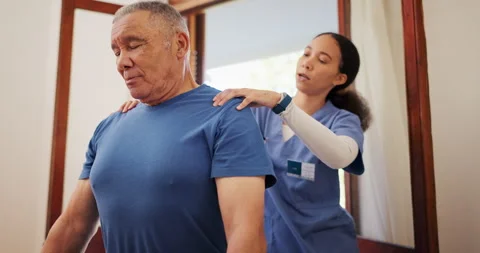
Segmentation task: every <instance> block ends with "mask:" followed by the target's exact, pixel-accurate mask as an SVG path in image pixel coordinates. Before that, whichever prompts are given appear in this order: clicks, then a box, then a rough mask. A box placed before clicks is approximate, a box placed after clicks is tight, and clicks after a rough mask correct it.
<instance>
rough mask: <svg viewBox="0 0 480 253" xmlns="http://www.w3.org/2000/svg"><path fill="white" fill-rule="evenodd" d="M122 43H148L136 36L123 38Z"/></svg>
mask: <svg viewBox="0 0 480 253" xmlns="http://www.w3.org/2000/svg"><path fill="white" fill-rule="evenodd" d="M122 41H123V42H124V43H130V42H146V41H147V40H146V39H144V38H140V37H137V36H134V35H130V36H126V37H125V38H122Z"/></svg>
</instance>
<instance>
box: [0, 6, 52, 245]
mask: <svg viewBox="0 0 480 253" xmlns="http://www.w3.org/2000/svg"><path fill="white" fill-rule="evenodd" d="M60 2H61V1H60V0H44V1H38V0H24V1H8V2H2V7H1V8H0V31H1V33H0V36H1V43H0V44H1V46H0V55H1V56H2V60H1V61H0V76H1V79H0V80H1V81H0V85H1V94H2V95H3V96H2V99H1V100H0V205H1V206H0V252H8V253H10V252H11V253H17V252H18V253H20V252H21V253H23V252H25V253H30V252H32V253H33V252H39V251H40V247H41V244H42V242H43V237H44V232H45V220H46V206H47V191H48V178H49V167H50V144H51V136H52V120H53V103H54V91H55V78H56V67H57V66H56V64H57V52H58V34H59V28H60ZM27 18H28V19H30V20H27Z"/></svg>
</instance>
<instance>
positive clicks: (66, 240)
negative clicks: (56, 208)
mask: <svg viewBox="0 0 480 253" xmlns="http://www.w3.org/2000/svg"><path fill="white" fill-rule="evenodd" d="M93 228H94V227H93V226H89V227H86V226H79V225H75V224H72V222H70V223H69V222H67V221H65V220H62V219H58V220H57V222H55V224H54V225H53V226H52V228H51V229H50V232H49V233H48V236H47V239H46V240H45V243H44V245H43V248H42V251H41V253H70V252H71V253H78V252H83V251H84V250H85V248H86V246H87V244H88V242H89V241H90V239H91V238H92V236H93V235H94V231H95V230H94V229H93Z"/></svg>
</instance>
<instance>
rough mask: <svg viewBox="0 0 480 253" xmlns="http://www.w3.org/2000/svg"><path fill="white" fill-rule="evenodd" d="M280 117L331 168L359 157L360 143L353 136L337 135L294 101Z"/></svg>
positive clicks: (347, 163)
mask: <svg viewBox="0 0 480 253" xmlns="http://www.w3.org/2000/svg"><path fill="white" fill-rule="evenodd" d="M280 117H281V118H282V119H283V121H284V122H285V123H286V124H287V125H288V127H290V129H291V130H292V131H293V132H294V133H295V135H297V136H298V138H300V140H302V141H303V143H304V144H305V146H307V147H308V149H309V150H310V151H311V152H312V153H313V154H314V155H315V156H316V157H317V158H318V159H320V161H322V162H323V163H325V164H326V165H327V166H329V167H330V168H333V169H340V168H345V167H347V166H348V165H350V164H351V163H352V162H353V161H354V160H355V158H356V157H357V155H358V144H357V142H356V141H355V140H354V139H353V138H351V137H349V136H345V135H336V134H335V133H334V132H332V131H331V130H330V129H328V128H327V127H326V126H324V125H323V124H322V123H320V122H318V121H317V120H315V119H314V118H313V117H312V116H310V115H308V114H307V113H306V112H304V111H303V110H302V109H300V108H299V107H298V106H296V105H295V104H294V103H293V101H292V102H290V104H289V105H288V106H287V108H286V109H285V111H283V112H282V113H280Z"/></svg>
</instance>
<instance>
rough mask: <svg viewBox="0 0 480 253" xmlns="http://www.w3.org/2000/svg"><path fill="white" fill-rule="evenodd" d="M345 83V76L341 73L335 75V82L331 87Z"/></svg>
mask: <svg viewBox="0 0 480 253" xmlns="http://www.w3.org/2000/svg"><path fill="white" fill-rule="evenodd" d="M346 81H347V75H345V74H343V73H339V74H338V75H337V77H336V78H335V80H334V81H333V85H334V86H337V85H342V84H344V83H345V82H346Z"/></svg>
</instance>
